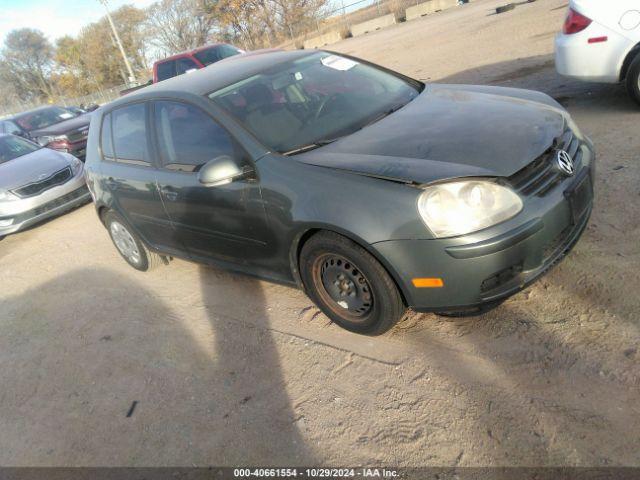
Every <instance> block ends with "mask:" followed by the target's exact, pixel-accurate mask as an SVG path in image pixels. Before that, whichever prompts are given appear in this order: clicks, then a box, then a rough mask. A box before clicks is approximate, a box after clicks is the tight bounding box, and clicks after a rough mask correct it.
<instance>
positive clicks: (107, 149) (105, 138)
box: [100, 113, 114, 160]
mask: <svg viewBox="0 0 640 480" xmlns="http://www.w3.org/2000/svg"><path fill="white" fill-rule="evenodd" d="M100 146H101V148H102V156H103V157H104V159H105V160H113V157H114V155H113V141H112V139H111V114H110V113H108V114H107V115H105V116H104V118H103V119H102V132H101V133H100Z"/></svg>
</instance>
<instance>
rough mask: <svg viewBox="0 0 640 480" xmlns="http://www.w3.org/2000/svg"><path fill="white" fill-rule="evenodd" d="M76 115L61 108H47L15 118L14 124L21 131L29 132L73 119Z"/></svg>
mask: <svg viewBox="0 0 640 480" xmlns="http://www.w3.org/2000/svg"><path fill="white" fill-rule="evenodd" d="M75 116H76V114H75V113H73V112H71V111H69V110H67V109H66V108H62V107H47V108H43V109H41V110H37V111H35V112H29V113H24V114H22V115H20V116H17V117H15V122H16V123H17V124H18V125H20V127H21V128H22V129H23V130H26V131H27V132H30V131H31V130H37V129H39V128H45V127H50V126H51V125H55V124H56V123H60V122H64V121H65V120H69V119H70V118H73V117H75Z"/></svg>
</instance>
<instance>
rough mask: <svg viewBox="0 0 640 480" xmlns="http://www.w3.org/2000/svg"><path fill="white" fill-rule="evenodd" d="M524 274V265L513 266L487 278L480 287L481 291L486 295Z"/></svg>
mask: <svg viewBox="0 0 640 480" xmlns="http://www.w3.org/2000/svg"><path fill="white" fill-rule="evenodd" d="M521 273H522V263H519V264H517V265H512V266H511V267H509V268H505V269H504V270H501V271H499V272H498V273H495V274H493V275H491V276H490V277H488V278H485V279H484V280H483V281H482V284H481V285H480V291H481V292H482V293H486V292H488V291H490V290H493V289H495V288H498V287H500V286H502V285H504V284H505V283H507V282H509V281H510V280H512V279H514V278H515V277H516V276H518V275H520V274H521Z"/></svg>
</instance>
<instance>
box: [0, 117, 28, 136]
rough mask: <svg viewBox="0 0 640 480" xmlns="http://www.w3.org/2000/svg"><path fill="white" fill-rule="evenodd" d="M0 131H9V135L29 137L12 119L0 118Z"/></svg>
mask: <svg viewBox="0 0 640 480" xmlns="http://www.w3.org/2000/svg"><path fill="white" fill-rule="evenodd" d="M0 133H9V134H11V135H17V136H19V137H24V138H29V134H28V133H27V132H25V131H24V130H23V129H22V128H20V127H19V126H18V125H17V124H16V123H15V122H14V121H12V120H0Z"/></svg>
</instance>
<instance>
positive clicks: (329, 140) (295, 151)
mask: <svg viewBox="0 0 640 480" xmlns="http://www.w3.org/2000/svg"><path fill="white" fill-rule="evenodd" d="M338 138H340V137H338ZM336 140H338V139H337V138H326V139H323V140H317V141H315V142H313V143H309V144H308V145H303V146H301V147H297V148H294V149H293V150H289V151H287V152H283V153H282V155H287V156H288V155H296V154H298V153H303V152H308V151H309V150H315V149H316V148H320V147H324V146H325V145H329V144H330V143H333V142H335V141H336Z"/></svg>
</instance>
